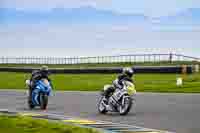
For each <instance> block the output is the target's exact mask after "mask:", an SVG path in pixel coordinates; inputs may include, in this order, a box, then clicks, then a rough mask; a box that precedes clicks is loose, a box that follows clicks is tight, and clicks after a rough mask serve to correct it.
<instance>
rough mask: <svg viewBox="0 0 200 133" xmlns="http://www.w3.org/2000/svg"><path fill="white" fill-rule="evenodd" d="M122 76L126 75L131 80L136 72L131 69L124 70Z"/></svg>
mask: <svg viewBox="0 0 200 133" xmlns="http://www.w3.org/2000/svg"><path fill="white" fill-rule="evenodd" d="M122 74H125V75H127V76H129V77H130V78H131V77H132V76H133V74H134V70H133V69H132V68H130V67H127V68H124V69H123V70H122Z"/></svg>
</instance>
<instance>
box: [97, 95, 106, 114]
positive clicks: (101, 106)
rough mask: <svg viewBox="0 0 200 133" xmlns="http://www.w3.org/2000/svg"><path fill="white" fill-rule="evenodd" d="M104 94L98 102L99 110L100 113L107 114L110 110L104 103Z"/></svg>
mask: <svg viewBox="0 0 200 133" xmlns="http://www.w3.org/2000/svg"><path fill="white" fill-rule="evenodd" d="M103 99H104V96H102V97H101V98H100V100H99V102H98V106H97V108H98V111H99V113H100V114H106V113H107V112H108V111H107V110H106V106H105V105H104V103H103Z"/></svg>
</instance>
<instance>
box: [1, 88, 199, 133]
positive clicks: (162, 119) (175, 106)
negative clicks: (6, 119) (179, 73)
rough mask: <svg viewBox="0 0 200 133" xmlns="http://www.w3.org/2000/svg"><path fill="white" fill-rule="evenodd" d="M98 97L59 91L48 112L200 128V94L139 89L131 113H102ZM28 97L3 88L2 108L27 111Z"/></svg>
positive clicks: (194, 132) (191, 132) (187, 131)
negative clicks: (141, 91) (134, 107)
mask: <svg viewBox="0 0 200 133" xmlns="http://www.w3.org/2000/svg"><path fill="white" fill-rule="evenodd" d="M98 97H99V95H98V93H96V92H57V93H55V94H54V96H53V97H50V99H49V106H48V110H47V112H48V113H55V114H59V115H66V116H76V117H81V118H86V119H95V120H103V121H110V122H114V123H121V124H129V125H134V126H141V127H145V128H153V129H159V130H167V131H172V132H177V133H199V132H200V94H155V93H138V95H137V97H136V98H137V105H136V112H135V111H134V110H132V111H131V112H130V113H129V114H128V115H127V116H120V115H118V114H116V113H112V114H107V115H101V114H99V113H98V112H97V108H96V104H97V101H98ZM26 100H27V99H26V93H25V92H24V91H7V90H3V91H0V109H15V110H18V111H27V110H28V107H27V104H26ZM34 111H35V112H39V111H40V110H38V109H35V110H34Z"/></svg>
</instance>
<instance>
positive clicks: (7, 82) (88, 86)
mask: <svg viewBox="0 0 200 133" xmlns="http://www.w3.org/2000/svg"><path fill="white" fill-rule="evenodd" d="M29 76H30V74H26V73H13V72H0V77H1V79H0V89H25V88H26V87H25V80H26V79H27V78H29ZM116 76H117V75H116V74H55V75H51V76H50V78H51V79H52V82H53V85H54V88H55V90H66V91H100V89H101V88H102V87H103V85H105V84H111V83H112V81H113V80H114V79H115V78H116ZM178 77H182V78H183V79H184V80H183V86H181V87H177V86H176V79H177V78H178ZM134 81H135V84H136V89H137V91H140V92H178V93H200V74H191V75H179V74H136V75H135V76H134Z"/></svg>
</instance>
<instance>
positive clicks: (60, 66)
mask: <svg viewBox="0 0 200 133" xmlns="http://www.w3.org/2000/svg"><path fill="white" fill-rule="evenodd" d="M182 64H185V65H191V64H199V63H197V62H192V61H176V62H173V63H169V62H167V61H162V62H136V63H129V62H125V63H102V64H96V63H90V64H72V65H67V64H60V65H59V64H49V65H48V66H49V67H50V68H90V67H127V66H134V65H142V66H165V65H167V66H168V65H182ZM0 67H41V65H39V64H0Z"/></svg>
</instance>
